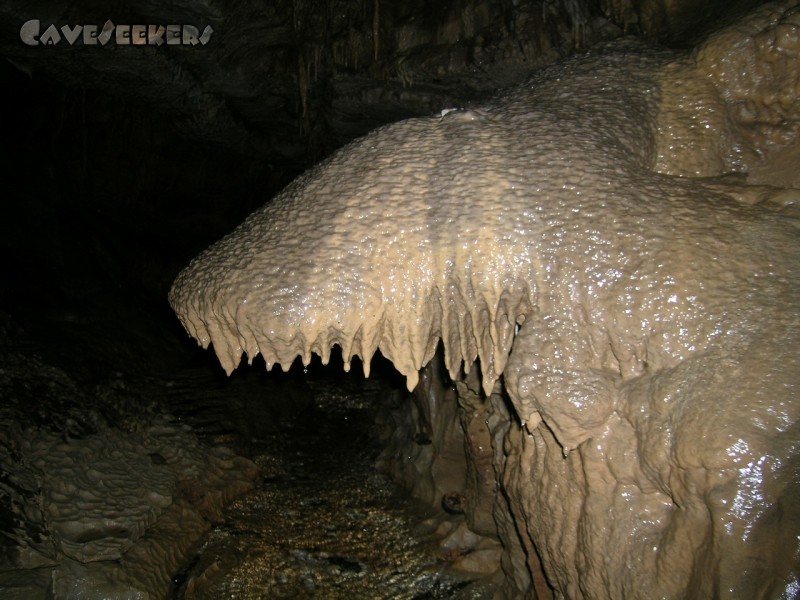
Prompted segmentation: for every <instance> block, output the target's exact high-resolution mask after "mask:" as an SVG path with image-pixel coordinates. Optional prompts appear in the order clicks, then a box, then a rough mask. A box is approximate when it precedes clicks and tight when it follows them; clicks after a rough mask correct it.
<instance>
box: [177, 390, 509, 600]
mask: <svg viewBox="0 0 800 600" xmlns="http://www.w3.org/2000/svg"><path fill="white" fill-rule="evenodd" d="M313 387H314V397H315V407H314V408H315V410H314V418H313V419H312V420H310V421H306V422H300V421H299V420H296V421H295V422H294V423H293V424H292V426H291V427H290V428H288V429H287V427H285V426H282V427H281V428H279V429H278V430H276V431H274V432H270V433H269V434H268V435H265V436H263V437H262V439H259V440H256V441H254V442H253V443H252V444H251V446H250V450H251V452H252V457H251V458H252V459H253V460H254V462H256V464H258V466H259V468H260V469H261V476H260V480H259V481H260V483H259V484H258V485H257V486H256V489H255V490H254V491H253V492H251V493H249V494H247V495H245V496H243V497H241V498H239V499H238V500H237V501H235V502H234V503H233V504H232V505H230V506H229V507H228V508H227V509H226V511H225V513H224V517H223V522H222V523H220V524H218V525H217V526H216V527H214V529H213V530H212V532H211V534H210V535H209V536H208V537H207V539H206V540H205V541H204V543H203V545H202V547H201V548H200V549H199V550H198V552H197V554H196V556H195V557H194V558H193V559H192V560H191V561H190V562H189V563H188V564H187V565H186V566H185V568H184V570H183V572H182V573H181V574H180V575H178V576H177V577H176V578H175V589H174V596H173V597H174V598H176V599H196V600H202V599H212V598H213V599H219V598H236V599H237V600H247V599H262V598H276V599H277V598H328V599H336V598H347V599H350V600H356V599H364V600H367V599H369V600H375V599H381V598H385V599H408V600H422V599H438V598H441V599H462V600H467V599H473V600H489V599H490V598H492V597H493V595H494V593H495V591H496V588H497V586H496V584H497V580H496V579H492V578H491V577H487V576H485V575H481V574H480V573H468V572H467V573H465V572H460V571H456V570H453V569H452V568H450V567H451V566H452V563H453V562H454V560H457V559H458V558H460V557H461V556H462V555H463V552H459V551H458V549H456V550H455V551H454V550H453V549H449V550H448V549H446V548H444V547H441V546H439V542H440V541H441V537H442V535H441V534H442V532H443V531H449V530H452V529H455V528H456V526H457V525H458V523H459V522H460V521H463V516H458V517H455V516H452V515H447V514H445V513H444V512H443V511H441V510H438V511H437V510H436V509H433V508H428V507H426V506H423V505H421V504H420V503H419V502H417V501H415V500H413V499H410V498H408V496H406V495H404V494H403V492H402V491H401V490H399V489H398V488H397V487H396V486H395V485H394V484H393V483H392V482H391V481H390V480H388V479H387V478H386V477H384V476H382V475H379V474H377V473H376V472H375V468H374V460H375V457H376V455H377V453H378V450H379V449H378V448H377V446H376V443H375V441H374V439H373V438H372V437H371V436H370V434H369V430H370V420H371V419H372V418H373V415H374V411H373V409H372V407H371V406H370V405H369V404H370V402H374V401H377V394H376V392H375V390H374V388H372V389H371V387H370V386H369V385H365V386H350V387H348V388H346V389H345V388H343V387H342V386H341V384H333V383H331V382H324V383H320V382H317V383H316V384H314V386H313ZM435 530H436V533H435V532H434V531H435ZM465 551H466V550H465Z"/></svg>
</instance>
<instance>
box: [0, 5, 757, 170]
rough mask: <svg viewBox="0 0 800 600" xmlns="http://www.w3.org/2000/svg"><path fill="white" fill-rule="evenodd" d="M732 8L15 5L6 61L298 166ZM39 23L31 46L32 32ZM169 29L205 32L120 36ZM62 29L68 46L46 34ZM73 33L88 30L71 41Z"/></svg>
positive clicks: (238, 150) (0, 16) (694, 31)
mask: <svg viewBox="0 0 800 600" xmlns="http://www.w3.org/2000/svg"><path fill="white" fill-rule="evenodd" d="M737 4H738V5H741V7H740V8H746V7H747V6H748V5H752V4H754V2H752V1H749V2H748V1H744V2H742V1H740V2H738V3H736V2H733V3H725V4H723V3H714V2H705V3H700V4H697V3H692V2H683V3H680V2H667V1H666V0H502V1H489V0H445V1H441V2H435V3H431V2H428V1H420V0H415V1H411V2H403V3H391V2H386V1H385V0H334V1H330V2H329V1H326V2H319V1H316V0H278V1H275V2H257V1H253V0H246V1H239V2H230V3H223V2H215V1H213V0H205V1H203V2H188V1H186V0H170V1H168V2H155V1H152V0H136V1H132V2H126V3H124V4H123V3H93V2H72V3H63V2H13V1H6V2H3V3H2V4H0V22H1V23H2V36H1V39H2V42H1V43H2V46H0V53H2V55H3V56H4V57H5V58H6V61H7V65H5V67H8V66H9V65H10V67H12V68H13V69H14V70H16V71H17V72H18V73H20V74H22V75H23V76H25V77H28V78H31V79H34V80H39V79H46V80H52V81H54V82H57V84H59V85H61V86H64V87H65V88H67V89H78V90H89V91H90V93H91V92H94V93H103V94H105V95H107V96H109V97H111V98H113V99H114V101H115V102H117V103H124V104H130V105H135V106H140V107H145V109H146V110H147V111H151V112H152V113H154V114H157V115H160V116H161V117H162V118H163V119H165V120H166V121H167V122H169V123H170V124H171V125H172V126H174V127H175V128H176V129H177V131H179V132H180V134H181V135H185V136H186V137H187V138H190V139H194V140H197V141H198V142H201V143H207V144H213V145H216V146H218V147H221V148H224V149H225V150H227V151H229V152H232V153H235V154H246V155H251V156H252V155H257V156H260V157H263V164H266V165H270V164H272V165H286V164H289V165H293V166H295V168H294V169H290V170H294V171H296V170H299V169H302V168H303V166H305V165H307V164H308V163H309V162H313V161H315V160H318V159H319V158H321V157H322V156H324V155H326V154H328V153H329V152H330V151H332V150H333V149H335V148H337V147H339V146H341V145H343V144H344V143H346V142H347V141H349V140H351V139H353V138H355V137H357V136H359V135H362V134H364V133H366V132H368V131H369V130H371V129H373V128H375V127H376V126H378V125H380V124H383V123H387V122H392V121H396V120H399V119H402V118H406V117H409V116H414V115H421V114H429V113H432V112H435V111H438V110H441V109H442V108H445V107H449V106H459V105H463V104H465V103H467V102H469V101H475V100H480V99H484V98H486V97H487V96H489V95H491V94H492V93H493V92H495V91H496V90H497V89H498V88H502V87H504V86H507V85H510V84H512V83H514V82H516V81H518V80H519V79H520V78H521V77H522V76H523V75H524V74H525V73H527V72H529V71H530V70H532V69H534V68H536V67H538V66H541V65H544V64H547V63H550V62H553V61H554V60H556V59H558V58H559V57H563V56H565V55H567V54H570V53H573V52H576V51H582V50H585V49H586V48H588V47H590V46H592V45H594V44H597V43H600V42H602V41H604V40H609V39H613V38H616V37H619V36H621V35H625V34H630V35H637V36H640V37H644V38H646V39H649V40H658V41H661V42H666V43H668V44H672V45H685V44H688V43H690V42H691V41H693V39H694V38H696V37H697V36H698V35H702V33H703V32H704V31H705V30H706V29H708V28H711V27H713V26H714V24H715V23H716V22H717V21H718V20H719V18H720V16H721V15H722V14H723V12H725V11H730V10H731V8H732V7H734V8H735V7H736V6H735V5H737ZM31 20H36V21H38V22H39V23H38V25H37V27H38V33H39V35H38V36H37V37H34V38H33V42H32V43H34V44H35V45H28V44H25V43H23V41H22V39H21V37H22V36H21V29H22V27H23V24H24V23H27V22H29V21H31ZM108 21H111V22H112V23H113V24H114V26H116V29H115V31H114V35H113V36H112V38H111V39H110V40H109V41H108V42H107V43H98V42H96V41H95V43H94V45H93V46H88V45H86V44H85V43H84V42H83V37H82V34H83V33H84V32H83V30H76V29H75V27H76V26H81V27H84V28H86V27H87V26H88V27H95V28H97V29H98V30H99V31H98V33H102V31H101V30H102V27H103V25H104V24H106V23H107V22H108ZM171 24H172V25H179V26H181V27H184V26H194V27H196V28H197V30H198V32H199V33H200V34H203V32H205V37H204V38H203V39H202V40H201V41H197V42H196V43H195V44H194V45H192V44H191V43H188V44H186V45H184V44H171V43H161V44H142V45H138V44H132V45H125V44H124V43H123V44H117V43H116V35H117V34H118V33H119V30H120V29H122V28H123V27H124V26H125V25H131V26H135V25H144V26H155V27H159V26H160V27H166V26H167V25H171ZM51 25H55V27H56V28H58V29H59V32H60V35H61V39H60V40H58V39H55V38H54V37H53V36H52V35H51V36H46V35H45V33H46V32H47V30H48V27H50V26H51ZM64 26H67V27H69V28H70V31H71V32H76V31H77V36H78V37H77V39H76V40H75V41H74V42H72V43H71V42H70V41H69V39H68V37H69V36H68V35H67V34H66V33H65V32H64V30H63V29H62V27H64ZM30 31H31V30H30V29H29V32H30ZM51 33H52V30H51ZM43 36H44V38H43ZM48 37H49V39H50V40H51V42H53V41H54V42H56V43H50V44H44V43H43V42H42V41H41V40H42V39H47V38H48ZM155 37H156V36H154V38H155ZM100 39H101V40H102V35H101V36H100ZM163 40H164V37H163V36H162V37H161V40H160V41H163ZM37 42H38V43H37ZM29 43H31V40H29ZM6 70H8V68H7V69H6ZM6 79H10V77H9V76H7V77H6ZM10 80H11V82H12V83H13V79H10Z"/></svg>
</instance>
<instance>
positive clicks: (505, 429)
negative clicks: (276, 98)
mask: <svg viewBox="0 0 800 600" xmlns="http://www.w3.org/2000/svg"><path fill="white" fill-rule="evenodd" d="M799 30H800V9H799V8H798V6H797V3H796V2H783V3H772V4H769V5H765V6H764V7H762V8H760V9H759V10H758V11H757V12H755V13H754V14H752V15H750V16H749V17H748V18H747V19H745V20H743V21H741V22H739V23H737V24H736V25H735V26H732V27H730V28H729V29H726V30H723V31H721V32H719V33H717V34H715V35H713V36H711V37H710V38H709V39H708V40H706V41H705V42H704V43H703V44H702V45H701V46H700V47H698V48H697V49H695V50H694V51H692V52H690V53H683V54H675V53H670V52H656V51H652V50H647V49H644V48H642V47H640V46H638V45H634V44H632V43H630V42H620V43H616V44H613V45H611V46H606V47H603V48H600V49H596V50H593V51H591V52H589V53H587V54H586V55H584V56H580V57H577V58H574V59H570V60H568V61H565V62H563V63H561V64H558V65H556V66H554V67H551V68H548V69H545V70H542V71H540V72H537V73H535V74H534V75H533V76H532V77H531V78H530V79H529V80H528V81H526V82H525V83H523V84H521V85H520V86H518V87H517V88H515V89H513V90H511V91H510V92H508V93H507V94H505V95H503V96H501V97H499V98H498V99H497V100H496V101H495V102H493V103H491V104H490V105H487V106H483V107H473V108H469V109H454V110H443V111H442V112H441V113H440V114H437V115H434V116H432V117H429V118H421V119H412V120H408V121H403V122H400V123H396V124H394V125H390V126H387V127H383V128H381V129H378V130H376V131H375V132H373V133H372V134H370V135H368V136H366V137H364V138H362V139H361V140H358V141H356V142H354V143H353V144H351V145H349V146H347V147H346V148H344V149H343V150H341V151H340V152H338V153H336V154H335V155H333V156H332V157H331V158H329V159H328V160H327V161H325V162H324V163H322V164H321V165H319V166H318V167H316V168H314V169H312V170H311V171H309V172H307V173H306V174H305V175H303V176H302V177H300V178H299V179H297V180H296V181H295V182H294V183H292V184H291V185H290V186H289V187H288V188H286V189H285V190H284V191H283V192H282V193H281V194H280V195H279V196H278V197H276V198H275V199H274V200H273V201H272V202H270V203H269V204H267V205H266V206H265V207H264V208H263V209H261V210H260V211H258V212H256V213H254V214H253V215H251V216H250V217H249V218H248V219H247V220H246V221H245V222H244V223H243V224H242V225H241V226H240V227H239V228H238V229H236V230H235V231H234V232H233V233H231V234H230V235H229V236H227V237H226V238H224V239H223V240H221V241H220V242H218V243H217V244H216V245H215V246H213V247H212V248H210V249H209V250H207V251H206V252H205V253H203V254H202V255H201V256H199V257H198V258H197V259H195V260H194V261H193V262H192V263H191V265H190V266H189V267H188V268H187V269H186V270H185V271H184V272H183V273H182V274H181V275H180V276H179V277H178V279H177V280H176V282H175V284H174V286H173V289H172V291H171V295H170V301H171V303H172V306H173V308H174V309H175V311H176V313H177V314H178V315H179V317H180V318H181V320H182V322H183V324H184V326H185V327H186V329H187V330H188V331H189V333H190V334H191V335H192V336H194V337H195V338H197V339H198V340H199V342H200V343H201V344H202V345H203V346H206V347H207V346H209V345H210V344H212V343H213V345H214V349H215V351H216V353H217V355H218V356H219V358H220V361H221V363H222V365H223V367H224V368H225V369H226V370H227V371H229V372H230V371H231V370H232V369H234V368H235V366H236V365H237V364H239V360H240V358H241V355H242V354H243V353H245V354H247V355H248V357H249V359H250V360H252V358H253V357H255V356H256V355H257V354H259V353H260V354H262V355H263V357H264V359H265V361H266V363H267V366H268V368H271V367H272V366H274V365H275V364H278V363H279V364H280V365H281V366H282V367H283V368H288V366H289V365H290V364H291V363H292V362H293V361H294V359H295V358H296V357H297V356H300V357H301V359H302V360H303V362H304V363H308V361H309V360H310V356H311V354H312V353H317V354H319V355H320V356H322V357H323V360H327V358H328V357H329V355H330V348H331V347H332V346H334V345H339V346H340V347H341V349H342V354H343V356H344V358H345V363H346V364H349V360H350V359H351V358H352V357H353V356H355V355H358V356H360V357H361V358H362V359H363V364H364V365H365V369H366V370H368V368H369V364H370V360H371V358H372V356H373V354H374V353H375V351H376V350H377V349H380V351H381V353H382V354H383V355H384V356H386V357H387V358H389V359H390V360H391V361H392V362H393V363H394V365H395V367H396V368H397V369H398V371H400V372H401V373H402V374H403V375H405V376H406V377H407V382H408V388H409V390H411V389H414V388H415V387H416V386H417V383H418V380H419V372H420V370H421V369H423V367H425V365H426V364H428V362H429V361H430V360H431V359H432V357H433V356H434V354H435V351H436V348H437V346H438V344H439V342H440V340H441V341H442V342H443V346H444V364H445V365H446V368H447V371H448V372H449V377H450V378H452V379H453V380H454V381H456V389H457V396H458V399H457V401H458V403H459V408H458V412H459V418H460V420H461V426H462V431H463V432H464V436H465V437H464V440H465V441H464V458H465V461H466V466H465V467H463V481H464V483H463V485H464V488H465V490H466V491H467V492H468V493H467V494H466V495H465V497H467V498H472V501H471V502H469V503H467V506H466V507H465V511H466V512H467V516H468V523H470V524H471V525H473V526H474V527H476V528H478V529H484V528H486V527H487V524H488V523H491V521H492V520H494V522H495V524H496V525H497V531H496V534H497V535H498V536H499V537H500V539H501V540H502V541H503V543H504V546H505V554H504V556H503V559H502V563H503V567H504V570H505V571H506V575H507V586H506V593H507V595H508V596H514V597H519V596H521V595H526V596H527V597H547V596H548V595H550V594H551V593H552V594H553V595H555V597H567V598H615V599H616V598H654V597H673V598H708V597H720V598H734V597H735V598H742V597H761V598H780V597H784V598H789V597H793V596H795V595H796V594H797V593H798V590H800V564H798V555H799V554H798V553H799V552H800V547H798V539H800V505H799V504H800V501H798V498H800V481H798V476H797V473H798V469H799V468H800V464H799V463H800V458H799V457H800V452H798V450H799V449H798V445H800V425H798V423H800V420H799V419H800V402H798V389H797V386H798V383H800V364H799V363H800V300H799V299H800V276H798V272H797V269H798V265H800V235H798V234H800V220H798V217H799V216H800V213H798V211H797V201H798V199H800V191H799V190H798V187H800V180H798V175H797V170H796V164H797V157H798V156H800V142H799V141H798V133H800V128H799V127H798V118H799V117H800V101H798V94H797V92H798V89H800V33H798V31H799ZM476 362H477V363H478V364H479V366H478V367H476V366H475V364H476ZM476 368H479V369H480V378H481V385H480V386H479V387H480V388H482V394H483V398H484V399H483V402H485V403H488V405H487V407H486V408H485V409H482V408H481V405H480V402H481V395H480V394H481V390H479V389H477V388H478V386H472V387H471V386H470V385H469V378H467V379H466V380H465V379H464V373H463V371H468V372H470V373H472V377H474V373H475V371H474V369H476ZM423 385H426V384H425V381H424V380H423ZM506 394H507V398H508V400H509V401H508V402H506V401H505V398H506ZM450 401H451V402H452V401H453V400H452V399H451V400H450ZM417 404H418V405H419V404H420V403H419V402H417ZM481 410H483V411H484V413H485V416H486V419H485V423H486V427H487V429H488V430H487V431H482V430H481V429H480V427H476V428H474V429H473V428H472V425H471V419H472V417H471V415H473V416H474V415H475V414H484V413H482V412H481ZM417 412H420V410H419V409H417ZM421 412H423V413H424V410H423V411H421ZM438 414H452V411H448V410H440V411H439V413H438ZM489 417H492V418H489ZM501 417H502V418H501ZM492 419H494V420H492ZM498 419H499V420H500V421H498ZM424 427H425V425H424V421H423V422H421V424H420V429H424ZM428 428H429V429H430V430H431V432H435V431H437V428H438V430H441V431H444V429H442V428H441V427H439V424H429V425H428ZM431 432H427V434H428V435H430V433H431ZM420 433H421V434H423V435H424V434H425V433H426V432H424V431H421V432H420ZM451 437H452V436H451ZM431 441H432V443H435V440H433V439H432V440H431ZM487 443H488V444H489V445H490V446H491V460H487V459H486V457H485V456H484V454H483V450H484V449H485V447H486V444H487ZM470 444H472V445H473V446H474V448H473V449H470ZM431 464H432V465H433V464H436V461H435V460H434V459H433V458H432V459H431ZM487 477H488V480H487ZM424 487H425V489H426V490H428V491H427V492H426V493H429V494H432V493H436V494H438V493H439V491H440V490H436V491H435V492H432V491H431V490H435V489H436V486H435V485H434V484H431V485H427V486H424ZM489 498H491V501H489ZM470 505H472V509H470ZM470 510H473V511H474V512H473V514H469V511H470ZM475 511H476V512H475ZM521 571H525V572H526V573H527V574H520V572H521Z"/></svg>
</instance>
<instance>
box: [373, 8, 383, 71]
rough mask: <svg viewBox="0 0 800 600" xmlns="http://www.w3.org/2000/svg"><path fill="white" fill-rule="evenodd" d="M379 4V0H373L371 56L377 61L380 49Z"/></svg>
mask: <svg viewBox="0 0 800 600" xmlns="http://www.w3.org/2000/svg"><path fill="white" fill-rule="evenodd" d="M380 10H381V6H380V0H374V2H373V9H372V58H373V60H374V61H375V62H378V52H379V50H380V31H381V13H380Z"/></svg>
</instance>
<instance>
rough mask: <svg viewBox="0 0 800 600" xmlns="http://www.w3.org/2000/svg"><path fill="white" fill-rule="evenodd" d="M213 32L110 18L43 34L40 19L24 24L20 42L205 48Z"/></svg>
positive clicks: (40, 44) (45, 44)
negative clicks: (125, 22)
mask: <svg viewBox="0 0 800 600" xmlns="http://www.w3.org/2000/svg"><path fill="white" fill-rule="evenodd" d="M212 33H214V30H213V29H212V28H211V26H210V25H206V27H205V28H204V29H203V31H202V32H201V31H200V30H199V29H198V28H197V27H195V26H194V25H115V24H114V22H113V21H111V20H110V19H109V20H108V21H106V22H105V23H104V24H103V26H102V27H99V28H98V26H97V25H62V26H61V27H56V26H55V25H50V26H48V27H46V28H45V29H44V31H42V23H41V21H39V19H32V20H30V21H26V22H25V23H23V24H22V27H20V30H19V37H20V39H21V40H22V41H23V42H24V43H25V44H27V45H28V46H55V45H56V44H60V43H62V42H65V43H67V44H69V45H70V46H72V45H74V44H75V43H82V44H83V45H84V46H105V45H106V44H108V42H109V41H111V40H112V39H113V40H114V43H115V44H116V45H117V46H162V45H164V44H167V45H168V46H196V45H198V44H200V45H201V46H205V45H206V44H207V43H208V40H210V39H211V34H212Z"/></svg>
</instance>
